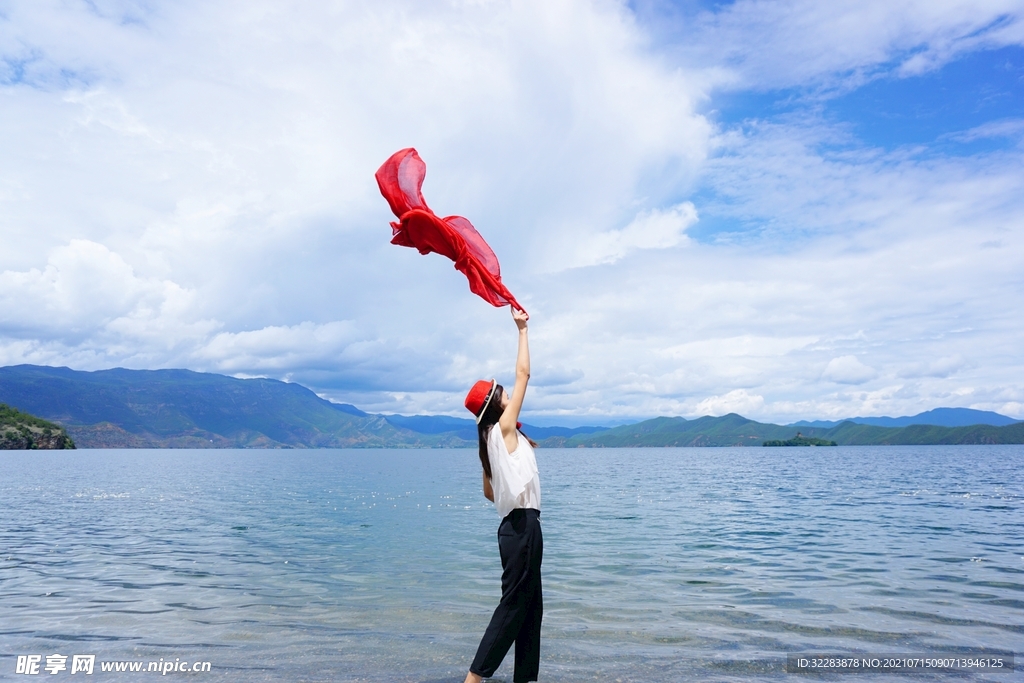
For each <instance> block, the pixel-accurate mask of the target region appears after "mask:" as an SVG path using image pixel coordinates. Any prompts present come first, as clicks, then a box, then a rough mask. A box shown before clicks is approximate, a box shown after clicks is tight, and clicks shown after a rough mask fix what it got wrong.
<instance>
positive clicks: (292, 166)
mask: <svg viewBox="0 0 1024 683" xmlns="http://www.w3.org/2000/svg"><path fill="white" fill-rule="evenodd" d="M0 52H2V61H0V145H2V154H0V236H2V242H0V245H2V248H0V365H12V364H19V363H34V364H40V365H66V366H69V367H72V368H75V369H80V370H97V369H103V368H110V367H117V366H120V367H128V368H191V369H193V370H202V371H210V372H220V373H226V374H231V375H236V376H240V377H251V376H265V377H274V378H279V379H286V380H290V381H296V382H300V383H302V384H305V385H306V386H309V387H311V388H312V389H314V390H315V391H317V392H318V393H320V394H321V395H323V396H325V397H327V398H330V399H332V400H337V401H343V402H348V403H354V404H355V405H358V406H360V407H361V408H363V409H366V410H370V411H374V412H388V413H390V412H397V413H405V414H413V413H434V414H442V413H444V414H452V415H459V416H464V415H466V413H465V412H464V409H463V408H462V405H461V403H462V397H463V395H464V393H465V390H466V389H467V387H468V386H469V384H470V383H471V382H472V381H474V380H476V379H478V378H480V377H491V376H497V377H498V379H499V381H502V380H505V381H507V382H510V380H511V371H512V365H513V361H514V354H515V342H516V335H515V327H514V325H513V323H512V321H511V319H510V317H509V314H508V310H507V309H496V308H493V307H491V306H489V305H488V304H486V303H484V302H483V301H482V300H480V299H478V298H476V297H475V296H473V295H471V294H470V293H469V291H468V288H467V285H466V281H465V278H463V277H462V276H461V275H460V274H459V273H457V272H456V271H455V270H453V268H452V264H451V263H450V262H448V261H446V260H444V259H443V258H441V257H439V256H436V255H432V256H428V257H424V256H420V255H419V254H418V253H416V252H415V251H414V250H411V249H405V248H400V247H395V246H392V245H390V244H389V239H390V236H391V230H390V228H389V226H388V221H389V220H391V219H392V218H393V217H392V216H391V215H390V213H389V211H388V207H387V204H386V203H385V202H384V200H383V199H382V198H381V197H380V194H379V192H378V190H377V187H376V184H375V182H374V179H373V173H374V171H375V170H376V169H377V167H378V166H379V165H380V164H381V163H382V162H383V161H384V160H385V159H386V158H387V157H388V156H389V155H390V154H391V153H392V152H394V151H396V150H398V149H400V148H402V147H408V146H413V147H416V148H417V149H418V150H419V152H420V154H421V156H422V157H423V159H424V160H425V161H426V163H427V179H426V183H425V185H424V194H425V196H426V198H427V201H428V202H429V203H430V204H431V206H432V207H433V208H434V209H435V210H436V211H437V212H438V213H440V214H442V215H446V214H461V215H464V216H466V217H467V218H469V219H470V220H471V221H473V223H474V224H475V225H476V226H477V228H478V229H479V230H480V232H481V233H482V234H483V235H484V236H485V238H486V239H487V240H488V241H489V242H490V244H491V245H492V247H493V248H494V250H495V252H496V253H497V255H498V257H499V259H500V260H501V263H502V273H503V277H504V280H505V283H506V284H507V285H508V286H509V288H510V289H511V291H512V292H513V293H514V294H515V295H516V297H517V298H518V299H519V300H520V301H521V302H522V303H523V305H524V306H526V308H527V309H528V310H529V311H530V313H531V316H532V318H531V340H532V349H533V383H532V387H531V394H530V396H529V398H528V401H527V411H526V417H527V419H528V421H530V422H533V423H535V424H567V425H576V424H616V423H621V422H624V421H632V420H636V419H641V418H647V417H652V416H655V415H682V416H685V417H696V416H699V415H705V414H711V415H721V414H724V413H727V412H739V413H741V414H743V415H745V416H747V417H751V418H754V419H759V420H764V421H775V422H792V421H796V420H799V419H815V418H831V419H835V418H838V417H846V416H854V415H909V414H915V413H917V412H920V411H923V410H928V409H931V408H935V407H939V406H964V407H973V408H980V409H986V410H996V411H999V412H1002V413H1004V414H1008V415H1012V416H1014V417H1018V418H1024V353H1022V351H1021V349H1024V3H1022V2H1021V0H969V1H967V0H902V1H897V0H856V1H854V0H833V1H831V2H820V1H819V0H789V1H778V2H772V1H769V0H756V1H755V0H739V1H737V2H712V1H707V2H700V1H698V0H678V1H677V2H670V1H669V0H646V1H638V2H633V3H624V2H615V1H612V0H594V1H589V2H588V1H585V0H555V1H552V0H538V1H536V2H532V1H528V0H523V1H518V0H515V1H499V0H451V1H447V2H442V1H438V2H423V1H422V0H374V2H363V1H360V0H351V1H345V0H338V1H333V2H331V1H323V2H308V3H281V2H264V1H262V0H236V1H225V0H179V1H167V2H155V1H152V0H135V1H132V0H24V1H18V0H0Z"/></svg>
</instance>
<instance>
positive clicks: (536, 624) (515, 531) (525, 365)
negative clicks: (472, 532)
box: [466, 308, 544, 683]
mask: <svg viewBox="0 0 1024 683" xmlns="http://www.w3.org/2000/svg"><path fill="white" fill-rule="evenodd" d="M512 318H513V320H515V321H516V327H518V328H519V353H518V356H517V358H516V384H515V387H514V388H513V389H512V396H511V397H510V396H509V395H508V394H507V393H505V390H504V389H503V388H502V387H501V385H500V384H498V383H497V382H496V381H494V380H491V381H489V382H488V381H486V380H480V381H479V382H477V383H476V384H474V385H473V388H472V389H470V391H469V394H468V395H467V396H466V408H468V409H469V410H470V412H472V413H473V414H474V415H475V416H476V423H477V433H478V437H479V442H480V464H481V465H483V468H484V496H486V497H487V499H488V500H490V501H493V502H494V506H495V508H497V510H498V514H499V515H501V517H502V519H501V524H500V525H499V526H498V550H499V552H500V553H501V602H500V603H498V607H497V609H495V610H494V616H492V617H491V623H490V624H489V625H488V626H487V630H486V631H485V632H484V637H483V639H482V640H481V641H480V647H479V648H478V649H477V652H476V658H474V659H473V664H472V666H470V667H469V673H468V674H467V675H466V683H479V682H480V680H481V679H483V678H490V677H491V676H493V675H494V672H495V671H496V670H497V668H498V666H499V665H500V664H501V660H503V659H504V658H505V654H506V653H507V652H508V649H509V648H510V647H511V646H512V643H513V642H514V643H515V644H516V668H515V673H514V675H513V681H515V683H524V682H525V681H536V680H537V670H538V668H539V666H540V621H541V614H542V611H543V608H542V601H541V589H540V562H541V556H542V555H543V553H544V540H543V538H542V537H541V532H540V475H539V474H538V473H537V459H536V457H535V456H534V454H533V446H536V444H535V443H533V442H531V441H530V440H529V439H528V438H526V436H525V435H524V434H523V433H522V432H520V431H519V424H518V422H517V421H518V419H519V411H520V410H521V409H522V407H523V396H525V395H526V384H527V382H529V381H530V346H529V342H528V340H527V334H526V321H527V320H529V316H528V315H527V314H526V312H525V311H517V310H515V309H514V308H513V309H512Z"/></svg>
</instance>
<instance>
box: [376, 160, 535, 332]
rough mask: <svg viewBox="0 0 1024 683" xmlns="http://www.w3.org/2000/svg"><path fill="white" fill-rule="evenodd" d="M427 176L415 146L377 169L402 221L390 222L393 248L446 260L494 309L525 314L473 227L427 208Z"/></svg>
mask: <svg viewBox="0 0 1024 683" xmlns="http://www.w3.org/2000/svg"><path fill="white" fill-rule="evenodd" d="M426 174H427V165H426V164H425V163H423V160H422V159H420V155H419V154H417V153H416V150H415V149H413V148H412V147H408V148H406V149H402V150H399V151H397V152H395V153H394V154H392V155H391V157H390V158H389V159H388V160H387V161H385V162H384V164H383V165H382V166H381V167H380V168H379V169H377V173H376V174H375V176H374V177H376V178H377V185H379V186H380V193H381V194H382V195H384V199H386V200H388V205H389V206H390V207H391V211H393V212H394V214H395V215H396V216H397V217H398V222H397V223H394V222H392V223H391V229H392V230H393V237H392V238H391V244H397V245H398V246H400V247H413V248H414V249H417V250H418V251H419V252H420V253H421V254H429V253H430V252H434V253H437V254H441V255H442V256H447V257H448V258H450V259H451V260H452V261H455V269H456V270H458V271H459V272H461V273H462V274H463V275H465V276H466V279H468V280H469V289H470V291H472V292H473V293H474V294H476V295H478V296H479V297H480V298H482V299H483V300H484V301H486V302H488V303H490V304H491V305H493V306H504V305H506V304H510V305H512V306H514V307H515V308H517V309H518V310H520V311H524V312H525V310H526V309H524V308H523V307H522V306H520V305H519V302H518V301H516V298H515V297H514V296H512V292H510V291H508V288H507V287H505V285H503V284H502V282H501V269H500V268H499V267H498V258H497V257H496V256H495V255H494V252H493V251H492V250H491V248H490V246H488V245H487V242H485V241H484V238H483V237H481V236H480V233H478V232H477V231H476V228H474V227H473V224H472V223H470V222H469V221H468V220H466V219H465V218H463V217H462V216H446V217H444V218H440V217H438V216H437V215H436V214H435V213H434V212H433V211H431V210H430V207H429V206H427V202H426V200H424V199H423V194H422V193H421V192H420V188H421V187H422V186H423V178H424V176H426Z"/></svg>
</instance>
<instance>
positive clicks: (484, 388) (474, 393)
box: [466, 379, 498, 424]
mask: <svg viewBox="0 0 1024 683" xmlns="http://www.w3.org/2000/svg"><path fill="white" fill-rule="evenodd" d="M496 386H498V380H496V379H492V380H491V381H490V382H488V381H487V380H485V379H482V380H480V381H479V382H477V383H476V384H474V385H473V388H472V389H470V390H469V393H468V394H466V409H467V410H469V412H471V413H473V414H474V415H476V423H477V424H480V418H482V417H483V416H484V411H485V410H487V406H488V405H489V404H490V402H491V399H492V398H494V388H495V387H496Z"/></svg>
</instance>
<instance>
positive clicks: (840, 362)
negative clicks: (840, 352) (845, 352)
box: [821, 356, 878, 384]
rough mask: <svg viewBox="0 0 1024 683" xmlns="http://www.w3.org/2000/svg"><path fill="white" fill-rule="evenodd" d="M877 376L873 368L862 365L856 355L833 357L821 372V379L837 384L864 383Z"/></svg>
mask: <svg viewBox="0 0 1024 683" xmlns="http://www.w3.org/2000/svg"><path fill="white" fill-rule="evenodd" d="M877 376H878V373H877V372H876V371H875V369H874V368H871V367H868V366H867V365H864V364H863V363H861V362H860V361H859V360H858V359H857V357H856V356H840V357H838V358H833V359H832V360H830V361H829V362H828V365H827V366H825V371H824V372H822V373H821V378H822V379H824V380H827V381H829V382H838V383H839V384H864V382H867V381H868V380H871V379H874V378H875V377H877Z"/></svg>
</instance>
